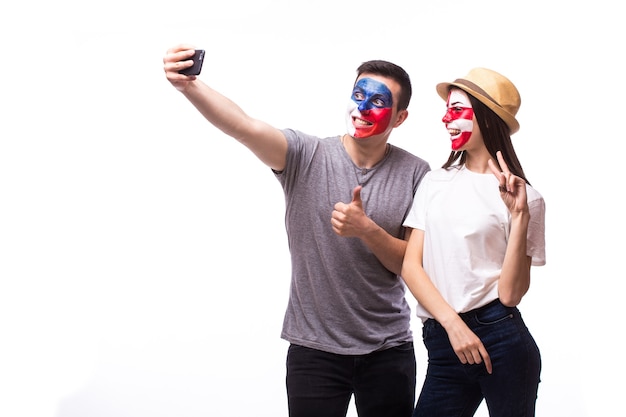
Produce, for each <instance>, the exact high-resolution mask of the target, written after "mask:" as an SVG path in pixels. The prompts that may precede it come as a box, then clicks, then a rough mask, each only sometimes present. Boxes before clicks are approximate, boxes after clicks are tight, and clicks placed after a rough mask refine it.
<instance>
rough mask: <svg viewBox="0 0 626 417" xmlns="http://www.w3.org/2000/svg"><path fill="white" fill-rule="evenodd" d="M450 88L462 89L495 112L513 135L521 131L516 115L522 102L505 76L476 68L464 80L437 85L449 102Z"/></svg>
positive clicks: (438, 90) (517, 92) (440, 93)
mask: <svg viewBox="0 0 626 417" xmlns="http://www.w3.org/2000/svg"><path fill="white" fill-rule="evenodd" d="M450 87H458V88H460V89H461V90H463V91H465V92H466V93H468V94H471V95H472V96H474V97H475V98H476V99H478V100H479V101H480V102H482V103H483V104H485V105H486V106H487V107H489V108H490V109H491V110H493V111H494V112H495V113H496V114H497V115H498V116H500V118H501V119H502V120H504V122H505V123H506V124H507V126H508V127H509V129H510V130H511V133H510V134H511V135H512V134H513V133H515V132H517V131H518V130H519V123H518V122H517V120H516V119H515V115H516V114H517V111H518V110H519V106H520V104H521V102H522V100H521V98H520V95H519V91H517V88H515V86H514V85H513V83H512V82H511V81H510V80H509V79H508V78H506V77H505V76H504V75H502V74H499V73H497V72H495V71H492V70H490V69H487V68H474V69H472V70H471V71H470V72H469V73H468V74H467V75H466V76H465V77H464V78H457V79H456V80H454V82H451V83H439V84H437V93H439V95H440V96H441V98H443V99H444V100H448V92H449V91H450Z"/></svg>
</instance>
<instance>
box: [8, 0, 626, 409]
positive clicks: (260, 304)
mask: <svg viewBox="0 0 626 417" xmlns="http://www.w3.org/2000/svg"><path fill="white" fill-rule="evenodd" d="M617 7H618V3H616V2H610V1H602V0H601V1H593V2H590V1H584V2H583V1H568V2H565V1H553V2H550V1H535V0H532V1H523V2H522V1H519V2H506V1H495V0H494V1H480V0H479V1H474V2H467V1H460V0H450V1H446V2H418V1H408V0H406V1H396V0H388V1H385V2H383V1H370V0H362V1H327V0H318V1H315V2H302V1H294V0H290V1H287V0H282V1H257V0H230V1H228V2H219V3H218V2H214V1H213V2H212V1H195V0H191V1H185V2H164V1H154V2H147V1H146V2H139V1H133V0H130V1H107V2H78V1H74V2H72V1H65V2H63V1H60V2H44V1H38V2H19V3H18V2H13V4H10V3H9V2H5V3H3V6H1V8H2V10H1V13H0V34H1V35H2V36H1V40H0V46H1V47H2V48H1V49H0V63H1V65H0V74H2V90H1V91H0V103H1V104H2V109H1V113H0V122H1V123H0V129H1V132H0V133H1V136H0V415H1V416H3V417H22V416H28V417H31V416H37V417H161V416H163V417H165V416H167V417H174V416H176V417H178V416H185V417H195V416H220V417H222V416H223V417H227V416H242V415H252V414H253V415H255V416H269V417H280V416H286V415H287V407H286V396H285V389H284V361H285V354H286V349H287V343H286V342H285V341H283V340H281V339H280V337H279V333H280V328H281V324H282V317H283V313H284V309H285V306H286V302H287V293H288V287H289V277H288V276H289V259H288V248H287V244H286V237H285V231H284V225H283V209H284V204H283V197H282V191H281V189H280V186H279V184H278V182H277V181H276V180H275V179H274V177H273V175H272V174H271V172H270V171H269V169H267V168H266V167H265V166H263V165H262V164H261V163H260V162H259V161H258V160H256V159H255V158H254V157H253V156H252V154H251V153H250V152H249V151H248V150H247V149H245V148H244V147H243V146H241V145H240V144H238V143H236V142H235V141H234V140H232V139H231V138H228V137H226V136H224V135H223V134H221V132H219V131H217V130H216V129H215V128H213V127H212V126H210V125H209V124H208V123H207V122H206V121H205V120H204V119H203V118H202V117H201V116H200V115H199V114H198V113H197V112H196V111H195V109H194V108H193V107H192V106H191V105H190V104H189V103H188V102H187V101H186V100H185V99H184V98H183V97H182V95H180V93H178V92H177V91H176V90H175V89H174V88H172V87H171V85H170V84H169V83H168V82H167V80H166V79H165V77H164V74H163V70H162V57H163V55H164V53H165V51H166V50H167V49H168V48H169V47H171V46H173V45H175V44H178V43H180V42H186V43H187V42H188V43H192V44H194V45H196V46H197V47H201V48H204V49H206V51H207V54H206V61H205V64H204V68H203V72H202V75H201V78H202V79H203V80H204V81H205V82H207V83H208V84H210V85H212V86H213V87H214V88H216V89H218V90H219V91H221V92H222V93H224V94H226V95H227V96H229V97H230V98H232V99H233V100H234V101H235V102H237V103H238V104H240V105H241V106H242V107H243V108H244V109H245V110H246V111H247V112H248V113H249V114H251V115H253V116H255V117H258V118H261V119H264V120H266V121H268V122H270V123H272V124H274V125H275V126H277V127H294V128H298V129H300V130H303V131H306V132H308V133H311V134H317V135H319V136H326V135H336V134H341V133H343V131H344V108H345V104H346V102H347V100H348V98H349V95H350V92H351V87H352V83H353V81H354V77H355V75H356V73H355V70H356V67H357V66H358V65H359V64H360V63H361V62H362V61H365V60H369V59H379V58H380V59H388V60H391V61H393V62H396V63H398V64H400V65H402V66H403V67H404V68H405V69H406V70H407V71H408V72H409V74H410V75H411V78H412V81H413V86H414V94H413V99H412V102H411V105H410V107H409V110H410V116H409V119H408V120H407V122H406V123H405V124H404V125H402V126H401V127H400V128H399V129H397V130H396V131H395V132H394V134H393V135H392V138H391V142H392V143H394V144H395V145H398V146H401V147H403V148H406V149H408V150H409V151H412V152H414V153H416V154H418V155H420V156H422V157H424V158H425V159H427V160H428V161H429V162H430V163H431V165H432V166H433V167H437V166H440V165H441V164H442V163H443V162H444V160H445V159H446V157H447V155H448V152H449V141H448V138H447V134H446V132H445V130H444V129H443V125H442V123H441V121H440V120H441V117H442V116H443V113H444V110H445V104H444V102H443V101H442V100H441V99H440V98H439V97H438V96H437V94H436V92H435V84H437V83H438V82H441V81H451V80H453V79H455V78H457V77H460V76H463V75H465V74H466V73H467V71H468V70H469V69H470V68H472V67H476V66H484V67H488V68H491V69H494V70H496V71H499V72H502V73H503V74H505V75H507V76H508V77H509V78H510V79H511V80H513V81H514V82H515V84H516V85H517V86H518V88H519V90H520V91H521V94H522V107H521V110H520V112H519V114H518V119H519V121H520V123H521V130H520V131H519V132H518V133H517V134H515V135H514V136H513V139H514V144H515V146H516V149H517V151H518V154H519V157H520V159H521V161H522V164H523V167H524V169H525V171H526V174H527V176H528V177H529V180H530V181H531V183H532V184H533V185H534V186H535V187H536V188H537V189H538V190H539V191H540V192H541V193H542V194H543V195H544V198H545V199H546V203H547V219H546V220H547V245H548V247H547V260H548V263H547V265H546V266H544V267H540V268H534V269H533V273H532V276H533V279H532V285H531V289H530V292H529V293H528V295H527V296H526V297H525V299H524V300H523V302H522V304H521V306H520V308H521V310H522V313H523V315H524V318H525V320H526V322H527V324H528V326H529V327H530V329H531V331H532V332H533V334H534V336H535V338H536V340H537V342H538V344H539V346H540V348H541V352H542V356H543V365H544V367H543V372H542V382H541V385H540V389H539V399H538V402H537V416H539V417H560V416H564V417H565V416H567V417H585V416H594V417H595V416H602V417H605V416H618V415H623V414H620V413H623V407H622V403H623V401H622V398H621V396H622V395H623V383H622V379H623V375H624V371H625V369H624V353H623V343H622V342H621V339H622V336H621V333H622V332H623V329H624V324H623V308H622V300H623V295H622V290H623V288H624V286H623V281H624V278H625V274H624V269H623V267H622V264H623V259H624V242H623V236H624V232H625V230H624V229H625V228H624V220H623V219H624V214H623V213H624V211H623V210H624V209H623V206H622V205H621V204H619V203H618V202H621V201H622V198H623V196H622V193H623V191H622V190H623V185H621V184H622V182H623V181H622V179H623V178H622V176H621V171H622V169H621V167H622V166H623V161H622V159H623V158H622V157H621V155H622V153H623V149H622V146H623V143H624V139H626V135H625V134H624V124H625V123H624V120H625V117H624V106H623V104H624V103H623V100H624V97H625V94H624V93H625V89H624V74H625V73H626V71H625V70H626V68H625V65H624V63H623V62H624V61H623V58H622V56H623V41H624V39H625V37H624V29H623V27H624V26H623V19H622V16H623V14H622V13H621V12H618V10H617ZM409 297H410V295H409ZM411 302H413V300H412V299H411ZM419 331H420V325H419V323H418V322H417V320H416V319H415V320H414V332H415V336H416V342H417V343H416V351H417V355H418V379H420V381H421V377H422V375H423V373H424V371H425V368H426V360H425V355H424V351H423V347H422V345H421V338H420V333H419ZM420 381H418V382H420ZM478 414H479V415H480V416H486V415H487V414H486V411H485V409H484V408H481V410H480V411H479V413H478ZM354 415H356V414H355V412H354V409H353V408H352V407H351V409H350V416H354Z"/></svg>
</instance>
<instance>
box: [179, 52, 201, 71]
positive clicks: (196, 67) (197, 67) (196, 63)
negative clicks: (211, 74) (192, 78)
mask: <svg viewBox="0 0 626 417" xmlns="http://www.w3.org/2000/svg"><path fill="white" fill-rule="evenodd" d="M188 59H193V65H192V66H190V67H189V68H185V69H183V70H180V71H178V73H179V74H185V75H198V74H200V71H201V70H202V63H203V62H204V49H196V53H195V54H193V56H192V57H191V58H188ZM185 61H186V60H185Z"/></svg>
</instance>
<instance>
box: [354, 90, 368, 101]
mask: <svg viewBox="0 0 626 417" xmlns="http://www.w3.org/2000/svg"><path fill="white" fill-rule="evenodd" d="M352 98H353V99H354V101H363V100H364V99H365V96H364V95H363V93H359V92H358V91H355V92H354V93H353V94H352Z"/></svg>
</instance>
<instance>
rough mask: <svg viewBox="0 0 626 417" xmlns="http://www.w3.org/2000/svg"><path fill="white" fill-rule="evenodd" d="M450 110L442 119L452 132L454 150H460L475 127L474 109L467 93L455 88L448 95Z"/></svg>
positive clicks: (451, 138)
mask: <svg viewBox="0 0 626 417" xmlns="http://www.w3.org/2000/svg"><path fill="white" fill-rule="evenodd" d="M447 106H448V110H447V111H446V114H445V115H444V116H443V119H441V121H442V122H443V123H445V125H446V129H448V132H449V133H450V140H451V141H452V150H454V151H458V150H459V149H461V148H462V147H463V146H464V145H465V144H466V143H467V142H469V140H470V138H471V136H472V130H473V127H474V121H473V120H474V109H472V104H471V103H470V101H469V98H468V97H467V94H466V93H465V92H464V91H463V90H460V89H457V88H453V89H452V90H450V94H449V95H448V103H447Z"/></svg>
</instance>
